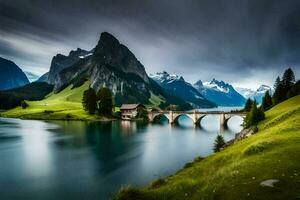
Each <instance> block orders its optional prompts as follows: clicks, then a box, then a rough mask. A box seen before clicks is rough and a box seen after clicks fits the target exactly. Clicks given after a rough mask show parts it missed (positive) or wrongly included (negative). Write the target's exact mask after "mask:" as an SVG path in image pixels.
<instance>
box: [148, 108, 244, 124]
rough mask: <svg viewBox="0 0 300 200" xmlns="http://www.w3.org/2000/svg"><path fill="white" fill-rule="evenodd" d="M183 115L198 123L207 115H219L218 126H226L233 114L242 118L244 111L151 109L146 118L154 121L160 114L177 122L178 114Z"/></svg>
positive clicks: (170, 121)
mask: <svg viewBox="0 0 300 200" xmlns="http://www.w3.org/2000/svg"><path fill="white" fill-rule="evenodd" d="M182 115H185V116H187V117H189V118H190V119H192V121H193V123H194V124H200V122H201V120H202V119H203V118H204V117H205V116H207V115H219V117H220V126H221V127H226V126H227V122H228V120H229V119H230V118H231V117H233V116H240V117H242V118H245V117H246V113H244V112H222V111H207V112H200V111H196V110H195V111H151V112H149V113H148V118H149V121H150V122H153V121H155V119H158V118H159V117H161V116H165V117H166V118H167V119H168V121H169V123H170V124H173V123H176V122H178V119H179V117H180V116H182Z"/></svg>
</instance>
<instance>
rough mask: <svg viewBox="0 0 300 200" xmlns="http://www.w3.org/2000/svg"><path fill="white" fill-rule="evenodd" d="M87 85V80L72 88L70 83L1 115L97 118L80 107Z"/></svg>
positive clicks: (41, 117)
mask: <svg viewBox="0 0 300 200" xmlns="http://www.w3.org/2000/svg"><path fill="white" fill-rule="evenodd" d="M89 85H90V82H89V81H87V82H85V83H84V84H83V85H82V86H80V87H78V88H74V89H72V85H70V86H68V87H67V88H65V89H64V90H63V91H61V92H59V93H57V94H54V93H50V94H49V95H47V97H46V98H45V99H44V100H41V101H27V103H28V104H29V107H28V108H26V109H22V108H21V107H17V108H14V109H11V110H9V111H7V112H4V113H1V116H2V117H12V118H25V119H73V120H93V119H97V116H96V115H88V114H87V113H86V112H85V111H84V110H83V109H82V104H81V100H82V94H83V91H84V90H86V89H87V88H88V87H89Z"/></svg>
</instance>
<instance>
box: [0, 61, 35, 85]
mask: <svg viewBox="0 0 300 200" xmlns="http://www.w3.org/2000/svg"><path fill="white" fill-rule="evenodd" d="M28 83H29V80H28V78H27V76H26V74H25V73H24V72H23V71H22V70H21V69H20V67H18V66H17V65H16V64H15V63H14V62H12V61H10V60H7V59H4V58H1V57H0V90H7V89H12V88H17V87H21V86H23V85H26V84H28Z"/></svg>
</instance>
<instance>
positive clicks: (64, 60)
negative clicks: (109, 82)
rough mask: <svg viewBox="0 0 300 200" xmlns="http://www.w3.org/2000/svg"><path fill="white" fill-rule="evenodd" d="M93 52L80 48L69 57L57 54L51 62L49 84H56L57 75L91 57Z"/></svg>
mask: <svg viewBox="0 0 300 200" xmlns="http://www.w3.org/2000/svg"><path fill="white" fill-rule="evenodd" d="M90 54H91V52H89V51H86V50H83V49H80V48H78V49H77V50H73V51H71V52H70V53H69V55H68V56H65V55H62V54H57V55H56V56H54V57H53V59H52V61H51V66H50V71H49V75H48V83H49V84H54V83H55V79H56V77H57V75H58V74H59V73H60V72H61V71H62V70H63V69H66V68H68V67H70V66H72V65H74V64H75V63H76V62H78V61H79V60H80V59H82V58H85V57H86V56H87V55H90Z"/></svg>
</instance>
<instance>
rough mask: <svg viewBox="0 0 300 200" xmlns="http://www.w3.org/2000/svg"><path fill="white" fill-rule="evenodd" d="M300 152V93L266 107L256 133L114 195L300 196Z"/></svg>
mask: <svg viewBox="0 0 300 200" xmlns="http://www.w3.org/2000/svg"><path fill="white" fill-rule="evenodd" d="M179 148H180V147H179ZM299 152H300V96H296V97H294V98H291V99H289V100H287V101H285V102H283V103H281V104H279V105H277V106H275V107H274V108H272V109H271V110H269V111H267V112H266V119H265V120H264V121H262V122H261V123H260V124H259V132H258V133H257V134H255V135H253V136H251V137H249V138H247V139H245V140H243V141H240V142H237V143H236V144H234V145H232V146H230V147H228V148H227V149H225V150H223V151H221V152H220V153H217V154H214V155H211V156H209V157H207V158H205V159H203V160H201V159H197V160H195V161H194V162H192V163H189V164H187V165H186V166H185V167H184V169H182V170H180V171H179V172H177V173H176V174H175V175H172V176H170V177H167V178H165V179H160V180H157V181H155V182H153V183H152V184H151V185H150V186H149V187H147V188H142V189H135V188H132V187H127V188H123V189H121V190H120V192H119V193H118V194H117V195H116V197H115V199H134V200H138V199H155V200H159V199H178V200H182V199H197V200H198V199H225V200H226V199H228V200H232V199H264V200H265V199H299V198H300V153H299ZM270 179H276V180H279V182H277V183H275V184H274V187H269V186H262V185H261V182H263V181H266V180H270Z"/></svg>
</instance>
